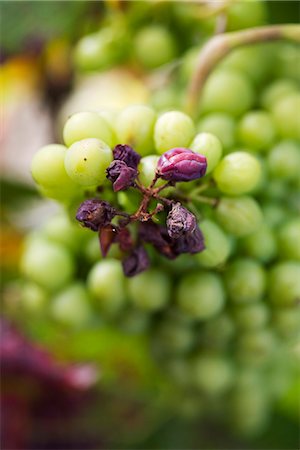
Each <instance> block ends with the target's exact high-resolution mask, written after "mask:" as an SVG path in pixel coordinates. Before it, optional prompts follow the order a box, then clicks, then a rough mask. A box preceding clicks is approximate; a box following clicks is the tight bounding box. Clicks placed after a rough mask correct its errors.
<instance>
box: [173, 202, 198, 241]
mask: <svg viewBox="0 0 300 450" xmlns="http://www.w3.org/2000/svg"><path fill="white" fill-rule="evenodd" d="M196 226H197V220H196V217H195V216H194V214H192V213H191V212H190V211H189V210H188V209H186V208H184V207H183V206H182V205H181V203H179V202H178V203H175V204H174V205H173V206H172V209H171V211H170V212H169V214H168V217H167V229H168V234H169V236H170V237H171V238H174V239H177V238H179V237H180V236H182V235H183V234H185V233H191V232H193V231H194V230H195V228H196Z"/></svg>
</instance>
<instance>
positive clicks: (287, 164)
mask: <svg viewBox="0 0 300 450" xmlns="http://www.w3.org/2000/svg"><path fill="white" fill-rule="evenodd" d="M267 167H268V170H269V173H270V175H271V177H275V178H279V179H283V180H293V179H297V178H299V179H300V146H299V145H298V144H297V142H295V141H290V140H284V141H281V142H279V143H278V144H277V145H275V147H273V148H272V150H271V151H270V153H269V154H268V157H267Z"/></svg>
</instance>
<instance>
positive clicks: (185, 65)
mask: <svg viewBox="0 0 300 450" xmlns="http://www.w3.org/2000/svg"><path fill="white" fill-rule="evenodd" d="M190 5H191V4H190ZM201 47H202V46H201V45H197V46H196V47H191V48H189V49H188V50H187V51H186V52H185V53H184V55H183V58H182V63H181V64H180V66H179V68H178V70H179V78H180V82H181V83H182V85H183V86H185V85H186V84H187V83H188V81H189V80H190V79H191V77H192V75H193V73H194V71H195V68H196V64H197V58H198V56H199V53H200V51H201Z"/></svg>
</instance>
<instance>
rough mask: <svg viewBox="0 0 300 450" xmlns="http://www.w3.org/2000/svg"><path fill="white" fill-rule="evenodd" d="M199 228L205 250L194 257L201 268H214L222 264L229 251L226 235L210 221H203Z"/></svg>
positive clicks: (228, 241)
mask: <svg viewBox="0 0 300 450" xmlns="http://www.w3.org/2000/svg"><path fill="white" fill-rule="evenodd" d="M200 227H201V231H202V233H203V236H204V243H205V249H204V250H203V251H202V252H200V253H197V254H196V255H195V257H196V259H197V261H198V262H199V263H200V264H201V266H203V267H216V266H219V265H221V264H224V263H225V261H226V260H227V258H228V257H229V254H230V250H231V245H230V240H229V239H228V237H227V235H226V234H225V233H224V232H223V230H222V229H221V228H220V227H219V226H218V225H217V224H216V223H215V222H213V221H212V220H208V219H205V220H203V222H201V224H200Z"/></svg>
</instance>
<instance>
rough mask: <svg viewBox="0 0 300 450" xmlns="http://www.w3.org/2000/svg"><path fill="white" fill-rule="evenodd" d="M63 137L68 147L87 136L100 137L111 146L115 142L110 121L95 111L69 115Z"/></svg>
mask: <svg viewBox="0 0 300 450" xmlns="http://www.w3.org/2000/svg"><path fill="white" fill-rule="evenodd" d="M63 137H64V142H65V144H66V146H67V147H70V145H72V144H73V143H74V142H77V141H82V140H83V139H87V138H97V139H100V140H101V141H104V142H105V143H106V144H107V145H108V146H109V147H112V146H113V144H114V142H115V138H114V133H113V130H112V129H111V127H110V125H109V123H108V122H107V121H106V120H105V119H104V118H103V117H101V116H100V114H98V113H97V112H93V111H84V112H78V113H75V114H73V115H72V116H71V117H69V119H68V120H67V121H66V123H65V126H64V130H63Z"/></svg>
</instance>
